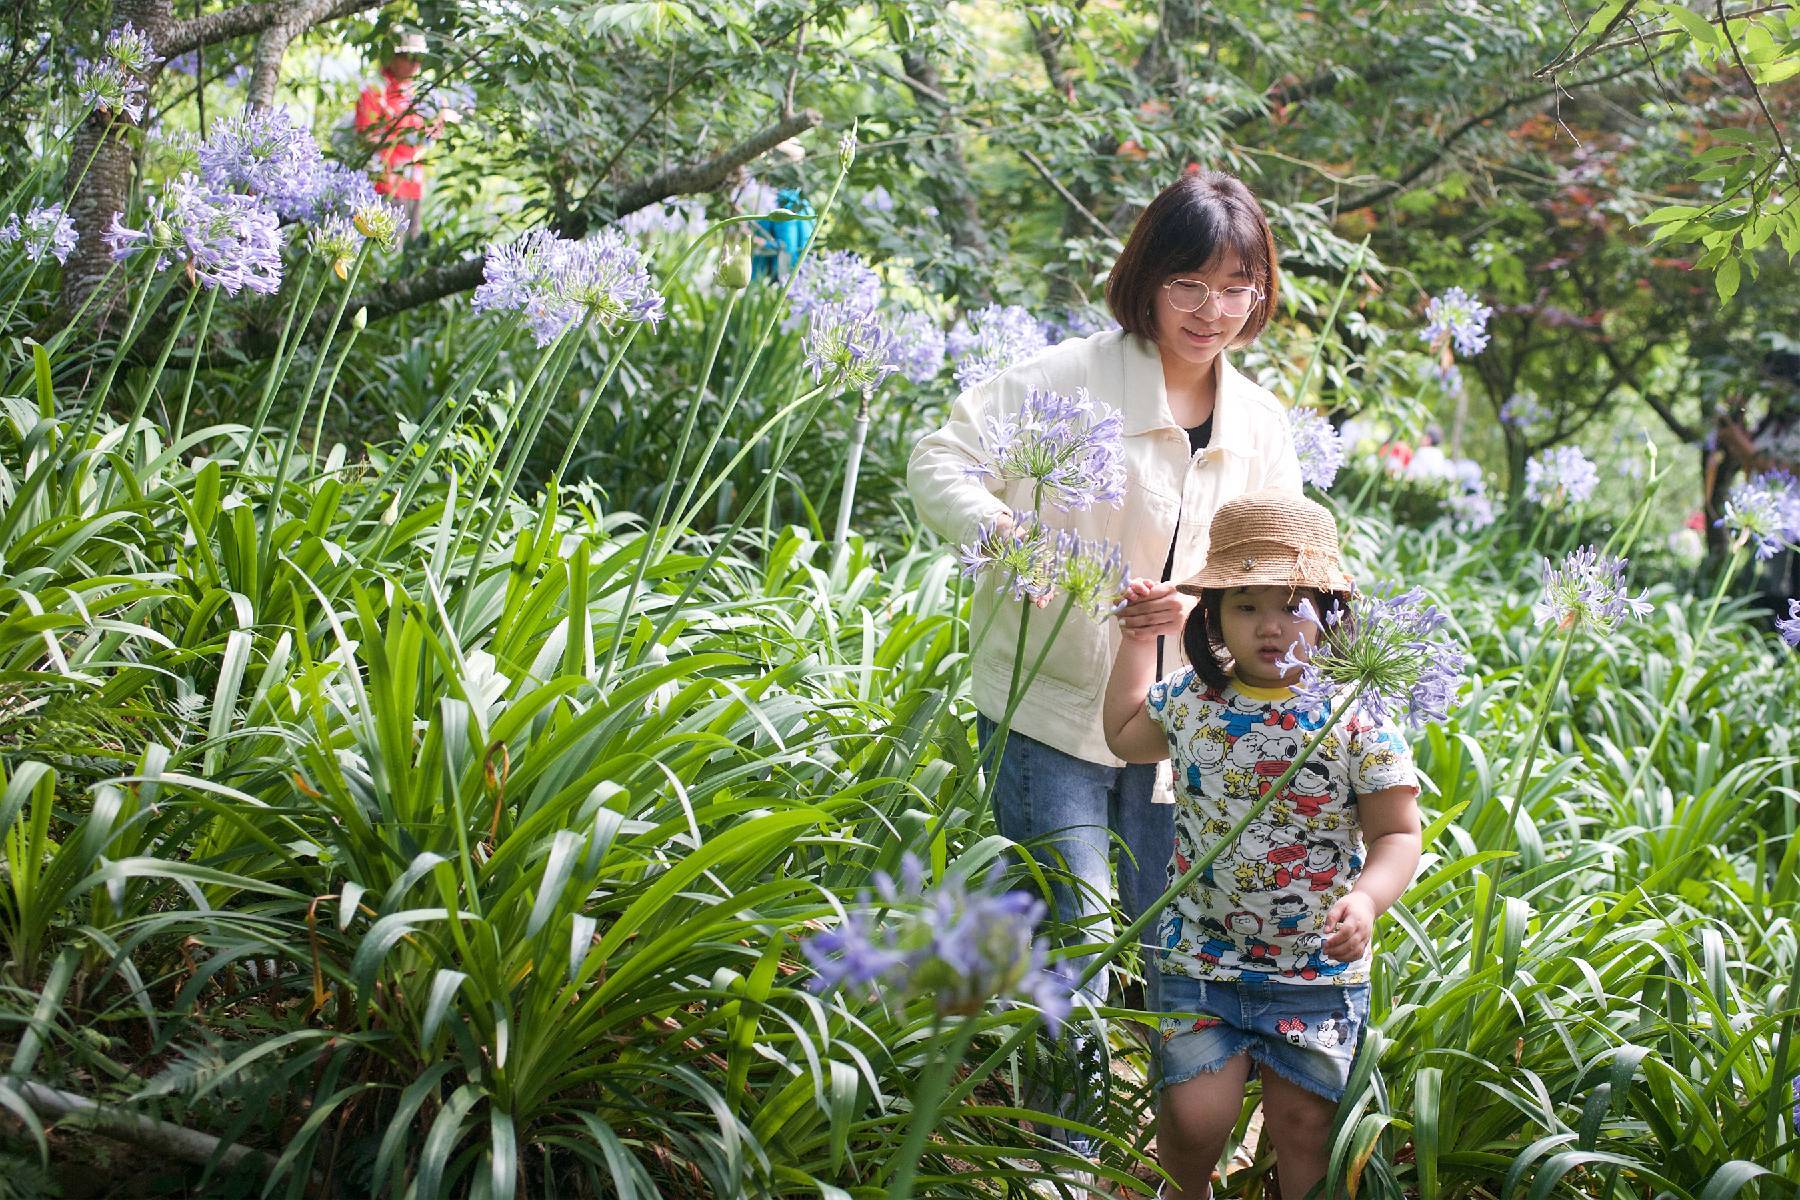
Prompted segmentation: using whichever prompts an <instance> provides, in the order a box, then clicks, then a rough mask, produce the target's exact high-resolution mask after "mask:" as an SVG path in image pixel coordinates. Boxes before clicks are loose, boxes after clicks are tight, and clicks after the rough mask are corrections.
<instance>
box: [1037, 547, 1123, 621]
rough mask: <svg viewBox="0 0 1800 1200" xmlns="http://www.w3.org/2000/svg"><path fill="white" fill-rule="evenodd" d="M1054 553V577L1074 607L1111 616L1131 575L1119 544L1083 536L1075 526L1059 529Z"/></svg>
mask: <svg viewBox="0 0 1800 1200" xmlns="http://www.w3.org/2000/svg"><path fill="white" fill-rule="evenodd" d="M1053 554H1054V557H1053V559H1052V562H1051V567H1050V575H1051V578H1052V579H1053V580H1054V581H1055V586H1056V590H1057V591H1058V592H1059V593H1061V594H1062V595H1063V596H1065V597H1066V598H1067V599H1068V600H1069V601H1070V602H1071V603H1072V604H1073V605H1074V607H1075V611H1077V612H1083V613H1086V614H1087V615H1088V616H1089V617H1092V618H1093V619H1094V620H1096V621H1101V620H1105V619H1106V618H1107V617H1108V616H1110V615H1111V614H1112V610H1113V607H1114V605H1116V604H1117V603H1118V602H1119V597H1120V596H1121V595H1123V594H1124V591H1125V584H1126V582H1127V580H1128V579H1129V578H1130V576H1129V575H1128V574H1127V572H1126V570H1125V552H1124V550H1123V549H1122V548H1121V547H1120V546H1119V544H1118V543H1117V542H1109V541H1106V540H1105V539H1103V538H1084V537H1082V536H1081V535H1080V534H1078V533H1076V532H1075V531H1074V530H1073V529H1059V530H1057V532H1056V543H1055V546H1054V548H1053Z"/></svg>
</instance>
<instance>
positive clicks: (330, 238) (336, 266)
mask: <svg viewBox="0 0 1800 1200" xmlns="http://www.w3.org/2000/svg"><path fill="white" fill-rule="evenodd" d="M364 240H365V239H364V238H363V235H362V234H361V233H360V232H358V230H357V228H356V223H355V222H354V221H352V220H351V219H350V218H349V217H343V216H330V217H326V218H325V219H324V220H323V221H321V222H319V223H318V224H317V225H315V226H313V228H312V232H311V233H309V234H308V235H307V238H306V248H307V249H308V250H309V251H311V252H312V254H313V255H314V256H315V257H317V258H318V259H319V260H320V261H322V262H323V263H324V264H325V265H326V266H327V267H329V268H331V273H332V274H333V275H336V276H337V277H338V278H339V279H348V278H350V264H352V263H354V262H355V261H356V256H357V255H358V254H360V253H361V252H362V247H363V241H364Z"/></svg>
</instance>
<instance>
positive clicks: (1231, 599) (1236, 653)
mask: <svg viewBox="0 0 1800 1200" xmlns="http://www.w3.org/2000/svg"><path fill="white" fill-rule="evenodd" d="M1302 600H1311V601H1312V603H1313V607H1314V608H1315V610H1316V609H1317V608H1318V604H1319V601H1318V599H1317V598H1316V597H1314V596H1313V595H1312V592H1311V589H1309V588H1290V587H1276V586H1272V585H1261V586H1257V587H1241V588H1227V589H1226V591H1225V594H1224V595H1223V596H1221V597H1220V599H1219V632H1220V634H1221V635H1222V636H1223V637H1224V639H1225V649H1226V650H1227V651H1228V652H1230V654H1231V657H1232V659H1233V660H1234V661H1235V663H1236V668H1237V675H1238V678H1239V679H1241V680H1243V681H1244V682H1245V683H1247V684H1249V685H1250V686H1251V687H1284V686H1286V685H1288V684H1291V683H1293V682H1295V681H1296V680H1297V679H1299V677H1300V668H1299V667H1290V668H1288V669H1287V670H1285V671H1284V670H1282V669H1281V668H1280V667H1277V666H1276V665H1275V664H1276V662H1277V661H1279V660H1280V659H1283V658H1286V657H1287V655H1288V651H1289V649H1290V648H1291V649H1292V650H1293V652H1294V657H1295V658H1298V659H1301V660H1305V659H1306V658H1308V657H1309V656H1310V655H1311V654H1312V649H1313V646H1314V645H1316V644H1317V642H1318V636H1319V627H1318V626H1317V625H1316V624H1314V623H1313V622H1312V621H1310V620H1308V619H1307V618H1305V617H1303V616H1301V615H1300V602H1301V601H1302ZM1296 642H1298V643H1300V644H1299V645H1298V646H1295V645H1294V643H1296Z"/></svg>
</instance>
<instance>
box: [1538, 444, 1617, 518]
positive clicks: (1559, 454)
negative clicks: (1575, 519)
mask: <svg viewBox="0 0 1800 1200" xmlns="http://www.w3.org/2000/svg"><path fill="white" fill-rule="evenodd" d="M1599 484H1600V472H1599V471H1598V470H1597V469H1596V468H1595V466H1594V463H1593V460H1592V459H1590V458H1588V456H1587V455H1585V454H1583V453H1582V452H1581V451H1580V449H1578V448H1577V447H1575V446H1552V447H1551V448H1550V449H1548V450H1545V451H1544V452H1543V453H1541V454H1537V455H1534V456H1532V458H1531V460H1530V461H1529V462H1527V463H1526V464H1525V498H1526V499H1527V500H1530V501H1532V502H1533V503H1536V504H1541V505H1543V506H1544V507H1545V508H1563V507H1565V506H1567V505H1570V504H1582V503H1585V502H1586V501H1587V499H1588V497H1590V496H1592V495H1593V494H1594V489H1595V488H1596V487H1598V486H1599Z"/></svg>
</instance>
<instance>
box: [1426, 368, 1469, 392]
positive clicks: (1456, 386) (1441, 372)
mask: <svg viewBox="0 0 1800 1200" xmlns="http://www.w3.org/2000/svg"><path fill="white" fill-rule="evenodd" d="M1431 376H1432V378H1433V379H1436V380H1437V381H1438V386H1439V387H1441V388H1443V389H1444V395H1446V396H1460V395H1462V390H1463V375H1462V368H1461V367H1459V366H1457V365H1456V364H1455V363H1454V362H1451V361H1448V359H1439V360H1438V361H1436V362H1434V363H1432V364H1431Z"/></svg>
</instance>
